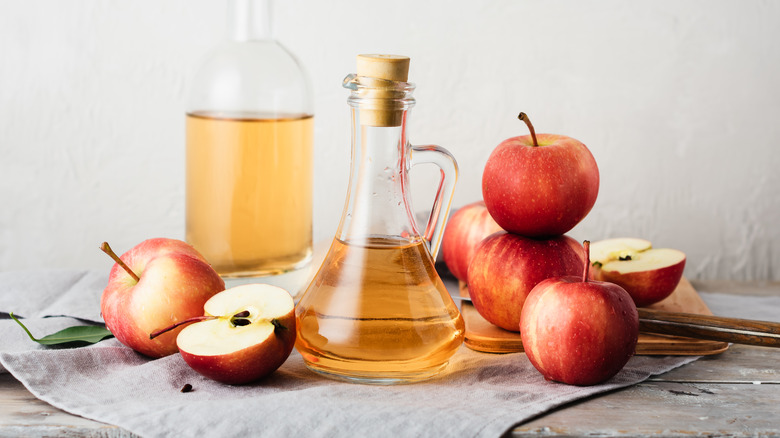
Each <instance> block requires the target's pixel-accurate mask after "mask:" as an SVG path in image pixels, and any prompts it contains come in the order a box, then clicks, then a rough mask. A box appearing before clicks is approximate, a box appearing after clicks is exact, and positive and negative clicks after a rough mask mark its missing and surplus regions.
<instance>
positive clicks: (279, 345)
mask: <svg viewBox="0 0 780 438" xmlns="http://www.w3.org/2000/svg"><path fill="white" fill-rule="evenodd" d="M203 309H204V310H205V316H202V317H200V318H194V320H199V321H201V322H196V323H194V324H192V325H189V326H187V327H186V328H185V329H184V330H182V331H181V333H179V336H178V338H177V341H176V342H177V345H178V346H179V351H180V352H181V357H182V358H183V359H184V361H185V362H187V364H188V365H189V366H190V367H191V368H192V369H193V370H195V371H197V372H199V373H200V374H202V375H204V376H206V377H208V378H210V379H214V380H216V381H219V382H222V383H227V384H231V385H237V384H242V383H249V382H253V381H255V380H257V379H260V378H262V377H264V376H267V375H268V374H271V373H272V372H274V371H275V370H276V369H277V368H279V367H280V366H281V365H282V364H283V363H284V361H285V360H287V358H288V357H289V356H290V353H291V352H292V349H293V346H294V345H295V310H294V309H295V304H294V303H293V299H292V296H290V294H289V293H288V292H287V291H286V290H284V289H282V288H280V287H276V286H272V285H269V284H246V285H243V286H237V287H234V288H231V289H228V290H226V291H224V292H220V293H218V294H216V295H214V296H213V297H212V298H211V299H209V300H208V301H207V302H206V304H205V306H204V307H203ZM166 330H167V329H166ZM162 331H163V332H164V331H165V330H162Z"/></svg>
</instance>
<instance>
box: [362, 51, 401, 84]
mask: <svg viewBox="0 0 780 438" xmlns="http://www.w3.org/2000/svg"><path fill="white" fill-rule="evenodd" d="M357 75H358V76H367V77H370V78H377V79H385V80H388V81H396V82H406V81H407V80H408V77H409V57H408V56H400V55H358V56H357Z"/></svg>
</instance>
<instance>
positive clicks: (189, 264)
mask: <svg viewBox="0 0 780 438" xmlns="http://www.w3.org/2000/svg"><path fill="white" fill-rule="evenodd" d="M102 249H103V250H104V251H106V252H107V253H109V255H110V256H112V258H114V259H115V261H117V263H115V264H114V266H113V267H112V268H111V273H110V275H109V278H108V285H107V286H106V288H105V290H104V291H103V296H102V298H101V302H100V310H101V313H102V315H103V319H104V320H105V321H106V327H107V328H108V329H109V330H110V331H111V333H113V334H114V336H116V338H117V339H118V340H119V342H121V343H123V344H124V345H127V346H128V347H130V348H132V349H133V350H135V351H137V352H139V353H141V354H144V355H146V356H150V357H162V356H167V355H169V354H173V353H176V352H177V351H178V348H177V347H176V335H177V334H178V333H179V331H180V330H181V329H177V330H174V331H171V332H170V333H166V334H164V335H162V336H160V337H157V338H155V339H150V338H149V335H150V334H151V333H152V332H153V331H154V330H157V329H159V328H160V327H165V326H168V325H171V324H174V323H176V322H178V321H182V320H185V319H187V318H191V317H194V316H200V315H203V304H204V303H205V302H206V301H207V300H208V299H209V298H211V297H212V296H213V295H214V294H216V293H217V292H220V291H223V290H225V282H224V281H223V280H222V278H221V277H220V276H219V274H217V272H216V271H214V269H213V268H212V267H211V265H209V264H208V262H206V260H205V259H204V258H203V256H202V255H200V253H198V251H196V250H195V249H194V248H193V247H192V246H190V245H188V244H187V243H185V242H182V241H180V240H175V239H165V238H157V239H149V240H145V241H143V242H141V243H139V244H138V245H136V246H135V247H133V248H132V249H130V250H129V251H127V252H126V253H124V254H123V255H122V257H117V256H116V254H114V253H113V251H111V248H110V247H108V244H105V243H104V244H103V247H102Z"/></svg>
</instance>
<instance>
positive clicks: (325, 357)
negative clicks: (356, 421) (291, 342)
mask: <svg viewBox="0 0 780 438" xmlns="http://www.w3.org/2000/svg"><path fill="white" fill-rule="evenodd" d="M357 64H358V65H357V74H356V75H354V74H353V75H348V76H347V77H346V78H345V79H344V84H343V85H344V87H345V88H347V89H349V90H351V94H350V97H349V99H348V103H349V105H350V106H351V111H352V166H351V174H350V183H349V188H348V194H347V201H346V204H345V207H344V211H343V213H342V216H341V223H340V224H339V227H338V230H337V232H336V236H335V238H334V239H333V243H332V244H331V247H330V249H329V251H328V254H327V255H326V257H325V260H324V262H323V264H322V265H321V267H320V269H319V271H318V272H317V274H316V275H315V276H314V278H313V280H312V281H311V283H310V284H309V286H308V288H307V289H306V291H305V293H304V294H303V296H302V298H301V300H300V302H299V303H298V305H297V307H296V319H297V331H298V333H297V335H298V338H297V341H296V348H297V349H298V351H299V352H300V353H301V355H302V356H303V359H304V362H305V363H306V366H307V367H309V368H310V369H312V370H314V371H316V372H318V373H321V374H323V375H326V376H328V377H331V378H336V379H340V380H348V381H354V382H359V383H374V384H394V383H408V382H414V381H418V380H422V379H426V378H429V377H432V376H434V375H436V374H438V373H439V372H440V371H441V370H443V369H444V368H445V367H446V365H447V363H448V361H449V358H450V357H451V356H452V355H453V354H454V353H455V351H456V350H457V349H458V347H459V346H460V345H461V343H462V342H463V336H464V323H463V319H462V318H461V316H460V313H459V312H458V308H457V306H456V305H455V304H454V302H453V300H452V298H451V297H450V295H449V293H448V292H447V289H446V288H445V286H444V284H443V283H442V281H441V279H440V278H439V276H438V274H437V273H436V270H435V269H434V258H435V256H436V253H437V252H438V250H439V246H440V243H441V236H442V231H443V228H444V225H445V222H446V218H447V214H448V212H449V208H450V203H451V199H452V195H453V191H454V188H455V181H456V179H457V173H458V169H457V163H456V162H455V159H454V158H453V157H452V155H450V153H449V152H447V151H446V150H444V149H442V148H440V147H438V146H412V145H411V144H410V143H409V142H408V140H407V131H406V124H407V117H408V113H409V109H410V108H411V107H412V105H414V98H413V97H412V92H413V90H414V85H413V84H411V83H408V82H407V74H408V69H409V58H407V57H401V56H395V55H359V56H358V62H357ZM419 163H434V164H436V165H437V166H439V168H440V169H441V175H442V178H441V181H440V183H439V187H438V190H437V194H436V198H435V200H434V204H433V209H432V213H431V215H430V217H429V219H428V224H427V227H426V230H425V231H424V233H423V234H421V233H420V232H419V231H418V229H417V225H416V222H415V220H414V216H413V214H412V212H413V209H412V206H411V203H410V193H409V191H408V190H409V187H410V185H409V169H410V167H411V166H413V165H416V164H419Z"/></svg>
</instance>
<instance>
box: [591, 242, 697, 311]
mask: <svg viewBox="0 0 780 438" xmlns="http://www.w3.org/2000/svg"><path fill="white" fill-rule="evenodd" d="M591 263H592V265H593V268H594V270H593V271H594V272H593V275H592V277H593V278H594V279H595V280H598V281H608V282H610V283H615V284H617V285H619V286H620V287H622V288H623V289H625V290H626V292H628V294H629V295H631V298H633V300H634V303H635V304H636V306H637V307H644V306H649V305H650V304H654V303H657V302H659V301H661V300H663V299H664V298H666V297H668V296H669V295H671V294H672V292H674V290H675V289H676V288H677V285H678V284H679V283H680V279H681V278H682V275H683V270H684V269H685V253H683V252H682V251H678V250H676V249H669V248H661V249H654V248H653V247H652V244H651V243H650V242H649V241H647V240H644V239H635V238H616V239H606V240H601V241H599V242H595V243H593V244H592V245H591Z"/></svg>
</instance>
